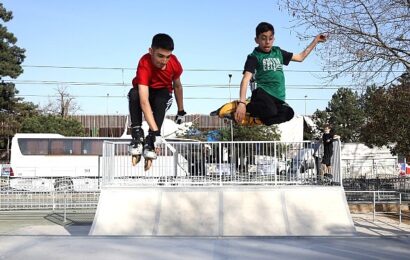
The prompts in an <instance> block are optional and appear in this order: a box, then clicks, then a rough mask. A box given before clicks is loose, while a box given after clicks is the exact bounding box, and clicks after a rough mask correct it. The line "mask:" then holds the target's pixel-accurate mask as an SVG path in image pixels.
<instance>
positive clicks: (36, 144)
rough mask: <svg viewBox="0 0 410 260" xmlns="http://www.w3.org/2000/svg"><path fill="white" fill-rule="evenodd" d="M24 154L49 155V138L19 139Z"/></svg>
mask: <svg viewBox="0 0 410 260" xmlns="http://www.w3.org/2000/svg"><path fill="white" fill-rule="evenodd" d="M18 144H19V147H20V151H21V153H22V154H23V155H48V139H19V140H18Z"/></svg>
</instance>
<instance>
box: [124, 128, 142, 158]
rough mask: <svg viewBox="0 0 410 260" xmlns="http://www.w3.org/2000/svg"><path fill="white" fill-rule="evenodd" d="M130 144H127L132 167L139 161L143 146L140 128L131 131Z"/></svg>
mask: <svg viewBox="0 0 410 260" xmlns="http://www.w3.org/2000/svg"><path fill="white" fill-rule="evenodd" d="M131 137H132V140H131V143H130V144H129V150H128V152H129V154H131V156H132V165H133V166H135V165H136V164H137V163H139V161H140V160H141V155H142V152H143V145H144V130H142V128H141V127H133V128H132V129H131Z"/></svg>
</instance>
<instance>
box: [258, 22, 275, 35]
mask: <svg viewBox="0 0 410 260" xmlns="http://www.w3.org/2000/svg"><path fill="white" fill-rule="evenodd" d="M268 31H272V34H275V29H274V28H273V25H272V24H270V23H267V22H261V23H260V24H258V26H256V37H258V36H259V35H260V34H261V33H264V32H268Z"/></svg>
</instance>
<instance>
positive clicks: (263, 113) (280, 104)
mask: <svg viewBox="0 0 410 260" xmlns="http://www.w3.org/2000/svg"><path fill="white" fill-rule="evenodd" d="M246 111H247V112H249V113H250V115H251V116H253V117H258V118H259V119H260V120H261V121H262V123H264V124H265V125H268V126H269V125H273V124H280V123H283V122H286V121H289V120H291V119H292V118H293V116H294V115H295V112H293V109H292V108H291V107H290V106H289V105H288V104H287V103H285V102H284V101H282V100H280V99H278V98H275V97H273V96H271V95H269V94H268V93H266V91H265V90H263V89H261V88H257V89H255V90H254V91H253V92H252V96H251V102H250V103H249V104H248V105H247V106H246Z"/></svg>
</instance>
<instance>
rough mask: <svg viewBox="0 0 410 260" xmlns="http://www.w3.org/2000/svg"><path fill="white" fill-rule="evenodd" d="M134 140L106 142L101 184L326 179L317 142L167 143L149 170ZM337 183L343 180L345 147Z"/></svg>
mask: <svg viewBox="0 0 410 260" xmlns="http://www.w3.org/2000/svg"><path fill="white" fill-rule="evenodd" d="M128 144H129V142H113V141H105V142H104V144H103V157H102V161H103V167H102V168H103V169H102V186H103V187H104V186H135V185H136V186H140V185H148V186H152V185H155V186H156V185H167V184H169V185H188V186H192V185H237V184H262V185H283V184H293V185H295V184H309V185H310V184H311V185H317V184H321V182H320V180H319V178H318V177H319V176H320V172H319V169H320V162H321V158H320V153H319V145H320V143H316V142H274V141H272V142H193V141H190V142H165V143H163V144H162V145H161V152H160V153H159V155H158V158H157V159H156V160H154V161H153V165H152V167H151V169H150V170H148V171H145V170H144V159H141V162H140V163H139V164H137V165H136V166H132V164H131V156H130V155H129V154H128ZM337 147H338V146H337V145H336V149H335V151H336V152H334V154H333V157H334V161H335V166H334V169H333V171H332V175H333V178H332V179H331V180H330V182H332V183H336V184H339V185H340V184H341V174H340V164H338V163H337V162H338V161H340V153H339V154H338V151H340V149H338V148H337Z"/></svg>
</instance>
